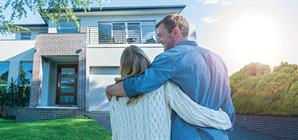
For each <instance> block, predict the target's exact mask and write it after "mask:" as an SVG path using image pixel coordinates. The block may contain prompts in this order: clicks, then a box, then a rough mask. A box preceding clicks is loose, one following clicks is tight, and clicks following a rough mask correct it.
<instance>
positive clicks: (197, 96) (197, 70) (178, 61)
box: [123, 41, 235, 140]
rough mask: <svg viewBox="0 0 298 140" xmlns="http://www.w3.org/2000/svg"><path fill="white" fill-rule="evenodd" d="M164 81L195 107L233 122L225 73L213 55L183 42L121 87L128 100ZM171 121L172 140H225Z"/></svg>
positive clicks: (220, 134)
mask: <svg viewBox="0 0 298 140" xmlns="http://www.w3.org/2000/svg"><path fill="white" fill-rule="evenodd" d="M168 80H170V81H172V82H174V83H176V84H177V85H179V87H180V88H181V89H182V90H183V91H184V92H185V93H186V94H187V95H188V96H189V97H190V98H191V99H192V100H193V101H195V102H196V103H198V104H200V105H202V106H205V107H208V108H212V109H215V110H218V109H219V108H222V109H223V110H224V111H225V112H227V113H228V115H229V117H230V119H231V121H232V122H234V118H235V112H234V106H233V103H232V101H231V96H230V85H229V79H228V74H227V70H226V68H225V65H224V63H223V62H222V60H221V59H220V58H219V57H218V56H217V55H215V54H213V53H212V52H210V51H208V50H206V49H203V48H200V47H198V46H197V44H196V43H195V42H193V41H184V42H182V43H180V44H178V45H177V46H176V47H174V48H172V49H169V50H167V51H165V52H164V53H161V54H160V55H158V56H157V57H156V58H155V60H154V61H153V62H152V64H151V65H150V67H149V68H147V69H146V70H145V72H144V74H142V75H139V76H136V77H131V78H127V79H125V81H124V84H123V86H124V89H125V92H126V94H127V96H128V97H132V96H135V95H137V94H139V93H144V92H148V91H152V90H154V89H157V88H158V87H160V86H161V85H162V84H164V83H165V82H166V81H168ZM171 119H172V139H173V140H185V139H186V140H188V139H189V140H199V139H203V140H209V139H228V136H227V134H226V132H225V131H222V130H217V129H213V128H202V127H198V126H194V125H191V124H188V123H186V122H185V121H183V120H182V119H181V118H180V117H179V116H177V114H176V113H175V112H173V114H172V117H171Z"/></svg>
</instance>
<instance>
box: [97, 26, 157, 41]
mask: <svg viewBox="0 0 298 140" xmlns="http://www.w3.org/2000/svg"><path fill="white" fill-rule="evenodd" d="M98 37H99V38H98V42H99V44H145V43H156V39H155V38H156V31H155V22H154V21H138V22H99V23H98Z"/></svg>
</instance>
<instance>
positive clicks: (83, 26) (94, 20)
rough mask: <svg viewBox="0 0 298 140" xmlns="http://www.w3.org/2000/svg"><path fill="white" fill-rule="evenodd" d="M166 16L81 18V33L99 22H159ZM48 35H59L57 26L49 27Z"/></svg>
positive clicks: (50, 24)
mask: <svg viewBox="0 0 298 140" xmlns="http://www.w3.org/2000/svg"><path fill="white" fill-rule="evenodd" d="M164 16H166V15H126V16H125V15H118V16H117V15H114V16H111V15H109V16H79V17H78V18H79V19H80V24H81V32H82V33H85V32H86V30H87V27H88V26H98V22H99V21H115V22H116V21H142V20H151V21H153V20H155V21H156V22H158V21H159V20H161V19H162V18H163V17H164ZM48 27H49V28H48V33H57V29H56V26H55V25H54V24H53V23H49V25H48Z"/></svg>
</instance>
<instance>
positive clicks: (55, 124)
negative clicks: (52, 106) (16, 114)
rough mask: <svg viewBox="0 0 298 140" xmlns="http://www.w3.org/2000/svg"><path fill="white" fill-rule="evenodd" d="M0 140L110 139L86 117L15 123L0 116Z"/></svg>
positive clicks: (106, 133)
mask: <svg viewBox="0 0 298 140" xmlns="http://www.w3.org/2000/svg"><path fill="white" fill-rule="evenodd" d="M0 139H1V140H2V139H3V140H111V139H112V136H111V133H110V132H108V131H107V130H105V129H104V128H103V127H101V126H99V125H98V124H96V123H95V121H94V120H91V119H88V118H82V117H81V118H70V119H57V120H49V121H39V122H26V123H16V121H15V120H4V119H1V118H0Z"/></svg>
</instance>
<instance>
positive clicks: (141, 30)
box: [97, 20, 157, 44]
mask: <svg viewBox="0 0 298 140" xmlns="http://www.w3.org/2000/svg"><path fill="white" fill-rule="evenodd" d="M144 22H152V23H153V26H152V27H153V29H154V32H155V38H156V29H155V26H154V25H155V23H156V20H131V21H98V23H97V25H98V31H99V25H100V24H102V23H103V24H105V25H107V24H110V25H111V27H110V30H111V31H110V32H111V40H112V43H111V44H148V43H147V42H146V40H145V39H146V38H145V37H144V36H143V33H144V28H143V26H144V25H143V23H144ZM114 23H124V26H125V28H124V29H125V43H115V42H114V41H113V37H114V34H113V24H114ZM129 23H139V29H140V43H128V41H127V39H128V31H129V30H128V24H129ZM143 41H144V42H143ZM98 43H99V44H105V43H101V41H100V37H99V36H98ZM155 43H157V42H155ZM155 43H153V44H155Z"/></svg>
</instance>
